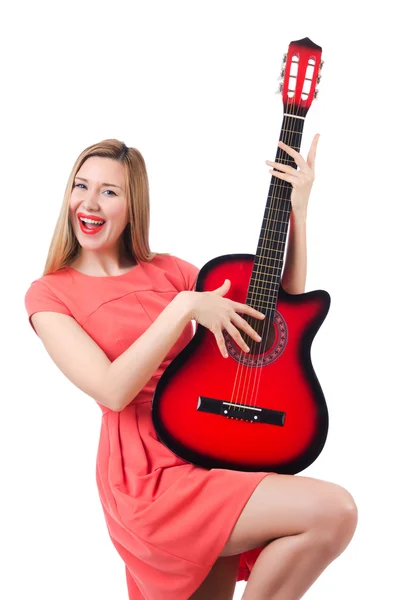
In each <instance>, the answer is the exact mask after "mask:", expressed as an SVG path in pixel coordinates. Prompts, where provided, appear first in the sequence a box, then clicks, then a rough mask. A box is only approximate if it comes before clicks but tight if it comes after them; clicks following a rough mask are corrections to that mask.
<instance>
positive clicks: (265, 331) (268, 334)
mask: <svg viewBox="0 0 397 600" xmlns="http://www.w3.org/2000/svg"><path fill="white" fill-rule="evenodd" d="M243 318H244V317H243ZM246 320H247V319H246ZM248 323H249V324H250V325H251V327H252V328H253V329H254V330H255V331H256V332H257V333H258V334H259V335H260V336H261V338H262V340H261V341H260V342H256V341H255V340H253V339H252V337H251V336H249V335H248V334H247V333H245V332H244V331H241V329H239V331H240V333H241V337H242V338H243V340H244V342H245V343H246V344H247V346H248V347H249V349H250V351H249V354H264V353H265V352H268V350H270V348H271V347H272V346H273V344H274V341H275V339H276V328H275V326H274V323H273V321H272V320H271V319H269V317H265V318H264V319H263V320H262V321H258V320H257V319H252V318H249V319H248ZM245 354H248V353H245Z"/></svg>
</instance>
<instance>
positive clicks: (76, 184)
mask: <svg viewBox="0 0 397 600" xmlns="http://www.w3.org/2000/svg"><path fill="white" fill-rule="evenodd" d="M81 185H82V186H83V188H85V189H87V186H86V185H85V184H84V183H75V184H74V186H73V187H80V186H81ZM80 189H81V188H80ZM105 192H110V193H111V194H113V195H114V196H117V194H115V193H114V191H113V190H105Z"/></svg>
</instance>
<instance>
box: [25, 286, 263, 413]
mask: <svg viewBox="0 0 397 600" xmlns="http://www.w3.org/2000/svg"><path fill="white" fill-rule="evenodd" d="M229 288H230V281H229V280H226V281H225V283H224V284H223V285H222V286H221V287H220V288H218V289H217V290H214V291H212V292H192V291H183V292H180V293H179V294H178V295H177V296H176V297H175V298H174V299H173V300H172V301H171V302H170V303H169V304H168V305H167V306H166V307H165V308H164V310H163V311H162V312H161V313H160V315H159V316H158V317H157V319H156V320H155V321H154V322H153V323H152V324H151V325H150V327H148V329H147V330H146V331H145V332H144V333H143V334H142V335H141V336H140V337H139V338H138V339H137V340H136V341H135V342H134V343H133V344H131V346H130V347H129V348H128V349H127V350H126V351H125V352H123V354H121V355H120V356H119V357H118V358H116V359H115V360H114V361H113V362H111V361H110V360H109V359H108V357H107V356H106V354H105V353H104V352H103V351H102V349H101V348H100V347H99V346H98V344H96V343H95V342H94V340H93V339H92V338H91V337H90V336H89V335H88V334H87V333H86V332H85V331H84V329H83V328H82V327H81V326H80V325H79V324H78V323H77V321H76V320H75V319H74V318H73V317H71V316H69V315H65V314H60V313H57V312H49V311H48V312H45V311H42V312H37V313H35V314H33V315H32V322H33V325H34V327H35V329H36V332H37V334H38V335H39V337H40V338H41V340H42V342H43V344H44V347H45V349H46V350H47V352H48V354H49V355H50V356H51V358H52V360H53V361H54V362H55V364H56V365H57V366H58V368H59V369H60V370H61V371H62V373H63V374H64V375H66V377H67V378H68V379H69V380H70V381H71V382H72V383H74V384H75V385H76V386H77V387H78V388H79V389H80V390H82V391H83V392H85V393H86V394H88V395H89V396H91V397H92V398H94V399H95V400H96V401H97V402H99V403H100V404H102V405H103V406H106V407H107V408H110V409H112V410H114V411H117V412H118V411H121V410H123V408H125V406H127V404H129V403H130V402H132V401H133V399H134V398H135V396H136V395H137V394H138V393H139V392H140V391H141V389H142V388H143V387H144V386H145V385H146V383H147V382H148V381H149V380H150V378H151V377H152V375H153V373H155V372H156V370H157V369H158V367H159V366H160V364H161V363H162V361H163V360H164V358H165V357H166V356H167V354H168V352H169V351H170V349H171V348H172V346H173V345H174V344H175V343H176V341H177V340H178V338H179V336H180V335H181V334H182V332H183V330H184V328H185V327H186V325H187V324H188V323H189V321H190V320H191V319H195V320H196V321H197V322H198V323H200V324H201V325H203V326H204V327H207V329H209V330H210V331H211V332H212V333H213V334H214V336H215V338H216V340H217V344H218V346H219V349H220V351H221V353H222V354H223V355H224V356H225V357H226V356H227V351H226V346H225V340H224V337H223V334H222V330H223V329H226V331H228V333H229V334H230V335H231V336H232V337H233V338H234V339H235V341H236V343H237V344H238V345H239V346H240V347H241V348H242V349H243V350H245V351H247V347H246V344H245V342H244V340H243V338H242V336H241V334H240V332H239V331H238V329H237V327H239V328H240V329H242V330H243V331H245V332H246V333H247V334H248V335H250V336H251V337H252V339H255V340H256V341H259V340H260V338H259V336H258V334H257V333H256V331H255V330H254V329H253V328H252V327H251V326H250V325H249V324H248V323H247V321H246V320H245V319H243V318H242V317H241V316H240V315H239V314H237V311H238V313H243V314H247V315H250V316H252V317H256V318H263V315H262V314H261V313H260V312H259V311H257V310H255V309H254V308H252V307H250V306H248V305H246V304H241V303H239V302H234V301H232V300H230V299H228V298H223V296H224V295H225V294H226V293H227V292H228V290H229Z"/></svg>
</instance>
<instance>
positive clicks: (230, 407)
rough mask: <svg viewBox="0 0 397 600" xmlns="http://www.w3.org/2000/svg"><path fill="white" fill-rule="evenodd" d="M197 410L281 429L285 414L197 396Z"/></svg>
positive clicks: (279, 411)
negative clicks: (276, 426) (275, 426)
mask: <svg viewBox="0 0 397 600" xmlns="http://www.w3.org/2000/svg"><path fill="white" fill-rule="evenodd" d="M197 410H199V411H201V412H206V413H210V414H213V415H220V416H222V417H228V418H229V419H230V418H231V419H239V420H241V421H247V422H249V423H267V424H268V425H278V426H279V427H282V426H283V425H284V421H285V415H286V413H285V412H283V411H281V410H273V409H271V408H260V407H258V406H250V405H248V404H236V403H235V402H227V401H225V400H218V399H216V398H208V397H207V396H199V398H198V403H197Z"/></svg>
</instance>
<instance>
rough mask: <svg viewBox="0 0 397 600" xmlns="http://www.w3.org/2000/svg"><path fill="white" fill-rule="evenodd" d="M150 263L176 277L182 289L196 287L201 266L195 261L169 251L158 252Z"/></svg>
mask: <svg viewBox="0 0 397 600" xmlns="http://www.w3.org/2000/svg"><path fill="white" fill-rule="evenodd" d="M150 263H151V265H152V266H153V267H156V268H158V269H161V270H162V271H165V272H166V273H167V275H168V276H169V277H172V278H173V279H175V280H176V281H177V282H178V288H179V289H180V290H192V289H194V286H195V283H196V279H197V275H198V272H199V268H198V267H196V266H195V265H194V264H193V263H191V262H189V261H187V260H185V259H183V258H180V257H179V256H175V255H173V254H169V253H168V254H165V253H162V254H160V253H157V254H156V256H155V257H154V258H153V259H152V260H151V261H150Z"/></svg>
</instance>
